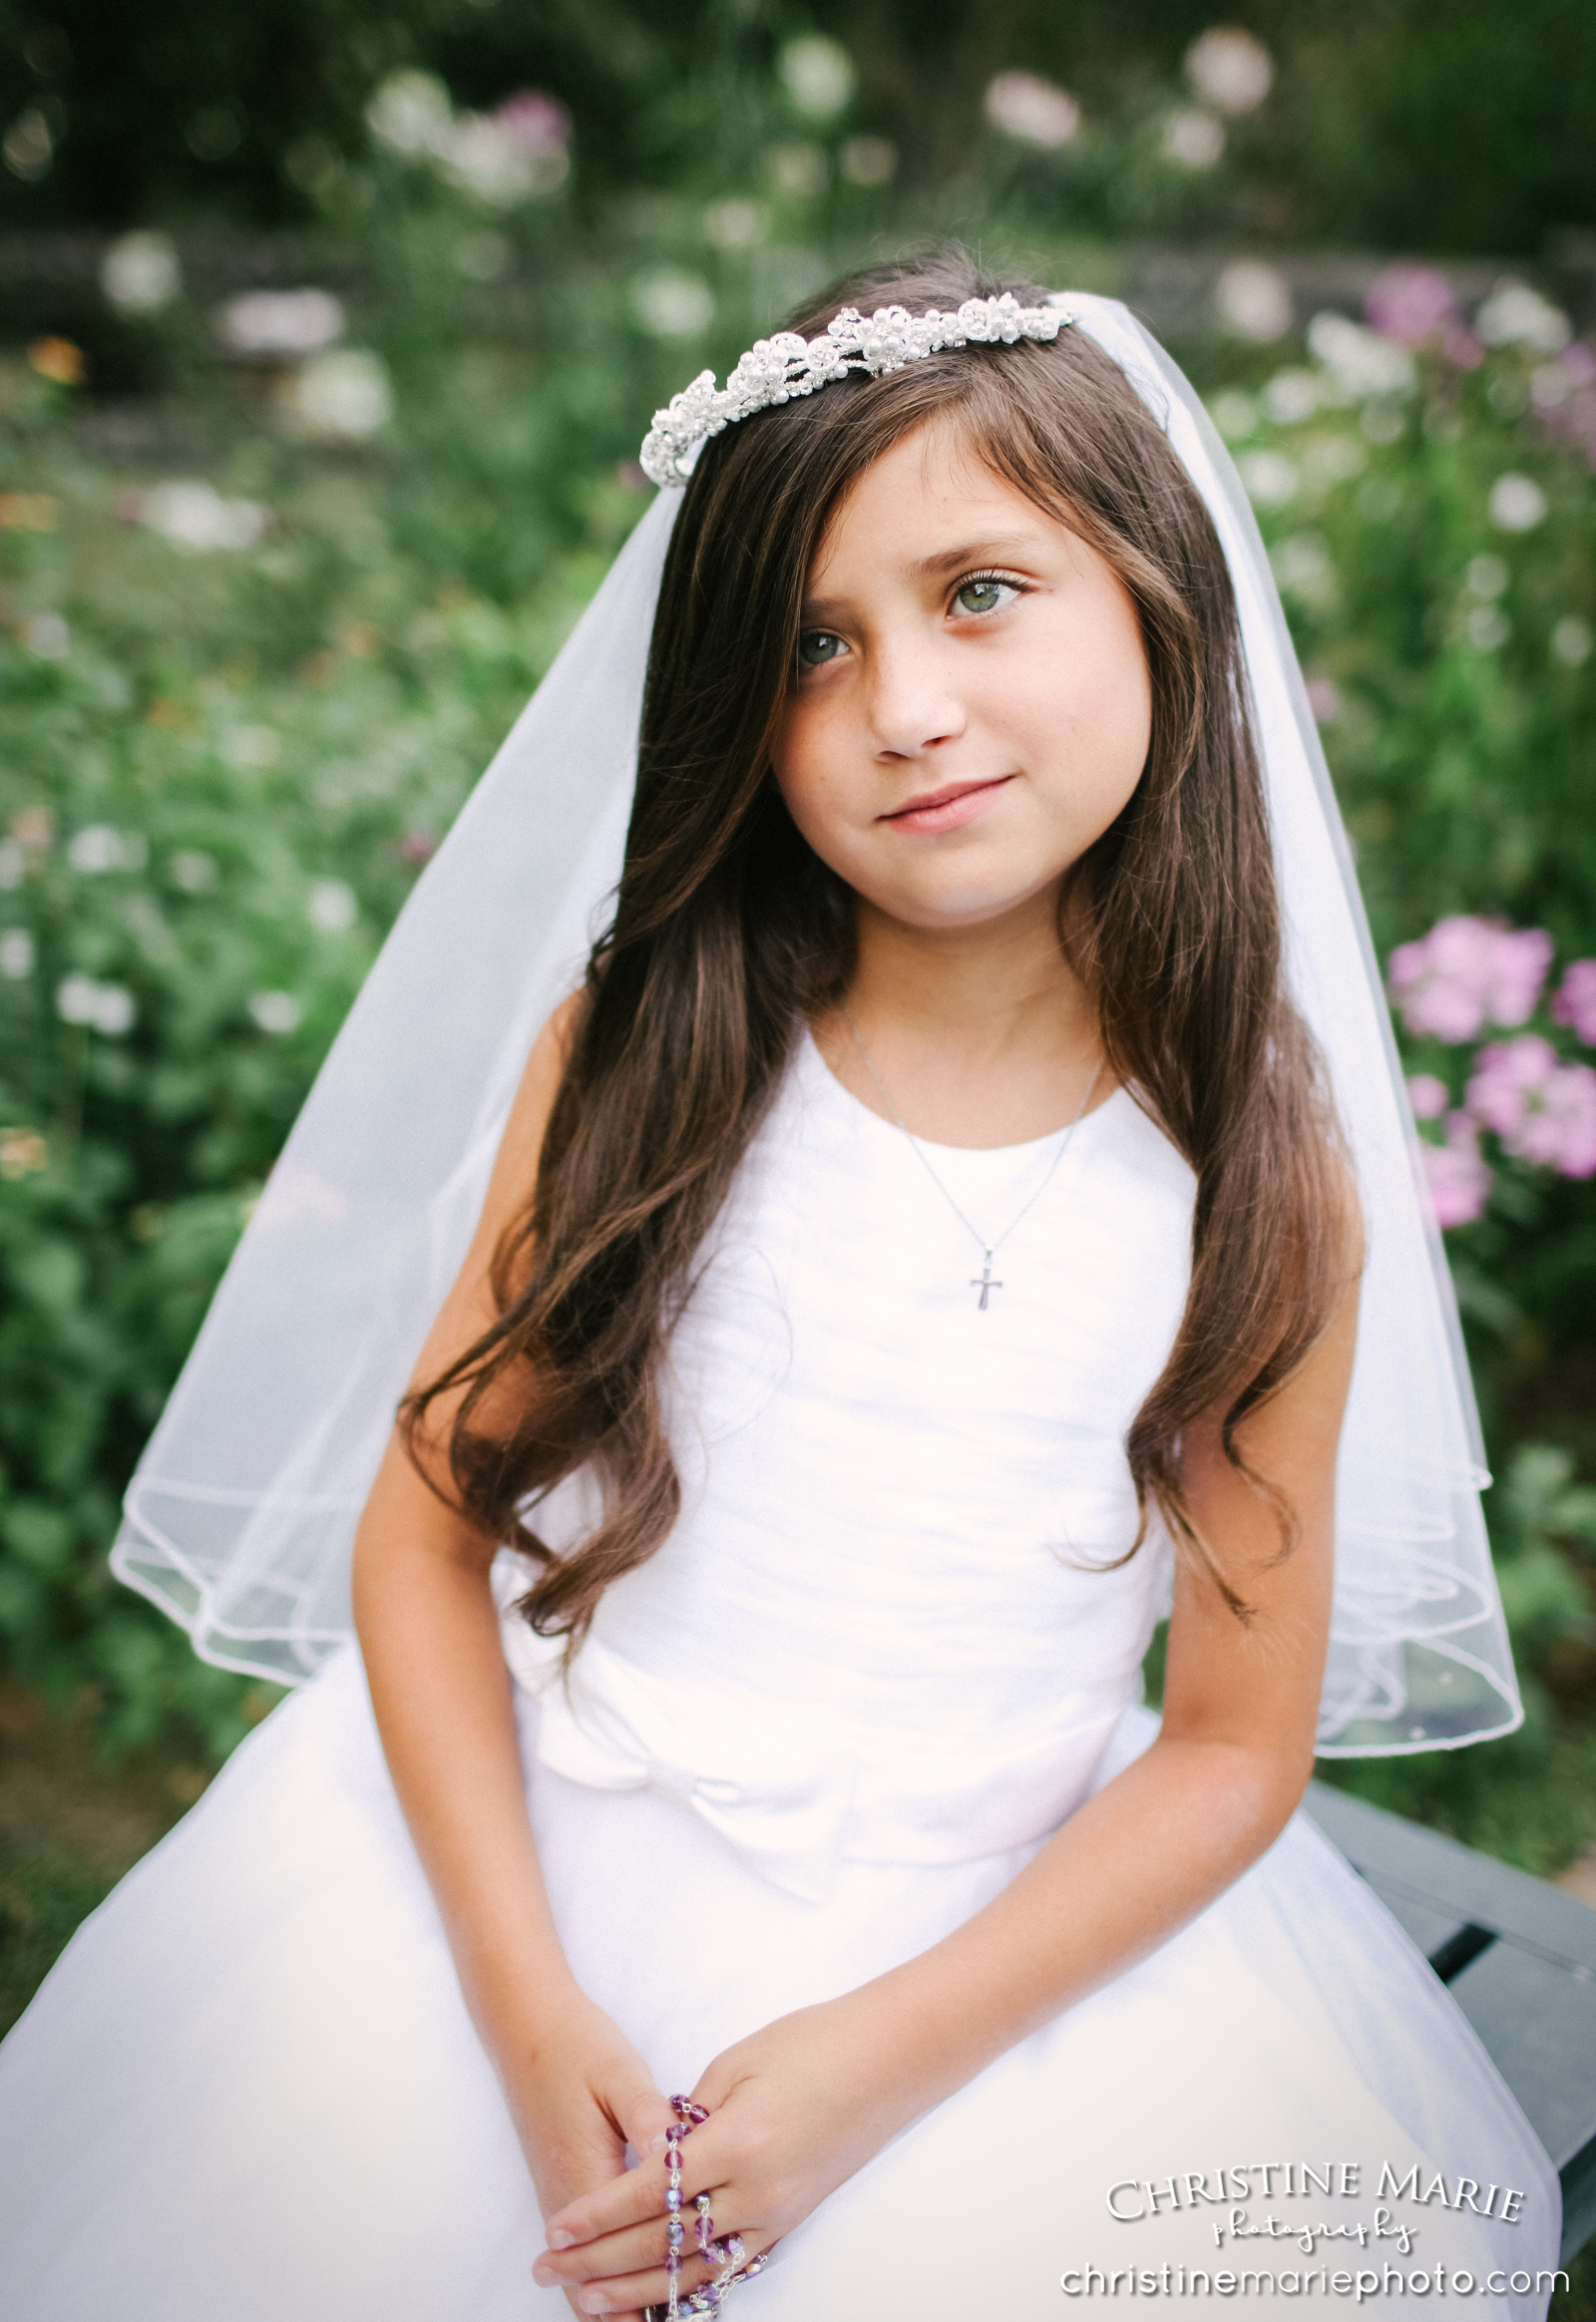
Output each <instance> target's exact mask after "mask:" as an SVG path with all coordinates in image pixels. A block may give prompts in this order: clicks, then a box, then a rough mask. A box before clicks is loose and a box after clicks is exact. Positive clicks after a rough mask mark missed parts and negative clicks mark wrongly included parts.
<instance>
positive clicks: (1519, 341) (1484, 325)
mask: <svg viewBox="0 0 1596 2322" xmlns="http://www.w3.org/2000/svg"><path fill="white" fill-rule="evenodd" d="M1474 328H1475V330H1476V331H1477V332H1478V334H1479V336H1480V337H1481V338H1482V339H1483V340H1484V342H1485V344H1486V346H1488V347H1533V348H1534V349H1535V351H1536V352H1537V353H1538V354H1542V355H1555V354H1556V353H1557V352H1558V350H1559V348H1561V347H1566V346H1567V344H1568V342H1569V340H1570V339H1571V338H1572V337H1573V335H1574V332H1573V326H1572V324H1571V323H1570V322H1569V319H1568V317H1567V315H1566V314H1565V313H1564V312H1563V310H1562V308H1561V307H1560V306H1553V304H1552V303H1551V300H1550V299H1549V298H1543V297H1542V296H1541V294H1540V292H1539V291H1538V290H1532V289H1531V288H1530V286H1529V284H1528V283H1527V282H1498V284H1497V285H1496V288H1495V289H1494V290H1493V291H1492V292H1491V294H1490V296H1489V297H1488V298H1487V299H1486V300H1485V302H1484V304H1483V305H1482V306H1481V307H1480V308H1479V310H1478V312H1477V313H1476V314H1475V316H1474Z"/></svg>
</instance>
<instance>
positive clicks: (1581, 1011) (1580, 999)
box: [1552, 960, 1596, 1048]
mask: <svg viewBox="0 0 1596 2322" xmlns="http://www.w3.org/2000/svg"><path fill="white" fill-rule="evenodd" d="M1552 1021H1553V1022H1554V1023H1559V1024H1571V1025H1572V1026H1573V1028H1574V1030H1575V1031H1576V1032H1577V1033H1578V1034H1579V1037H1580V1038H1581V1039H1582V1040H1583V1041H1584V1043H1585V1045H1586V1047H1587V1048H1596V960H1574V961H1571V962H1570V964H1569V966H1568V968H1566V969H1565V971H1564V974H1563V980H1562V982H1561V983H1560V984H1559V985H1558V986H1557V989H1556V991H1555V992H1554V993H1553V995H1552Z"/></svg>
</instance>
